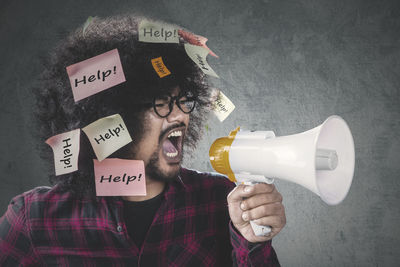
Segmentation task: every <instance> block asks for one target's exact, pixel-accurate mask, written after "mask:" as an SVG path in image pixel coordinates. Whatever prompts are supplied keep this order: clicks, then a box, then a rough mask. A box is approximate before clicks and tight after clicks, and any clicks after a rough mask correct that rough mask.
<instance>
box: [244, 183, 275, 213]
mask: <svg viewBox="0 0 400 267" xmlns="http://www.w3.org/2000/svg"><path fill="white" fill-rule="evenodd" d="M275 202H282V195H281V194H280V193H279V192H278V191H277V190H276V189H275V188H274V190H273V191H272V192H271V193H269V194H258V195H254V196H253V197H251V198H247V199H244V200H242V202H241V203H240V208H241V209H242V210H243V211H244V210H248V209H254V208H256V207H258V206H261V205H265V204H270V203H275Z"/></svg>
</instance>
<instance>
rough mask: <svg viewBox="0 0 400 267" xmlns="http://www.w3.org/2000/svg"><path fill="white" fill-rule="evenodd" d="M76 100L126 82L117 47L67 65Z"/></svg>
mask: <svg viewBox="0 0 400 267" xmlns="http://www.w3.org/2000/svg"><path fill="white" fill-rule="evenodd" d="M67 73H68V76H69V81H70V83H71V88H72V93H73V96H74V100H75V102H77V101H79V100H81V99H84V98H86V97H89V96H91V95H94V94H97V93H99V92H101V91H104V90H106V89H108V88H111V87H113V86H115V85H117V84H120V83H123V82H125V74H124V70H123V69H122V65H121V60H120V57H119V54H118V50H117V49H113V50H111V51H108V52H106V53H103V54H101V55H98V56H95V57H92V58H89V59H86V60H84V61H81V62H79V63H76V64H73V65H70V66H68V67H67Z"/></svg>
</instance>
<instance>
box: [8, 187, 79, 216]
mask: <svg viewBox="0 0 400 267" xmlns="http://www.w3.org/2000/svg"><path fill="white" fill-rule="evenodd" d="M72 200H73V197H72V195H71V193H70V192H68V191H62V190H60V188H59V187H58V186H54V187H48V186H40V187H36V188H34V189H32V190H29V191H26V192H24V193H22V194H20V195H18V196H16V197H14V198H13V199H12V200H11V203H10V206H11V207H12V208H13V209H14V210H16V209H19V210H20V211H21V212H22V211H23V212H24V213H25V216H26V217H27V218H40V217H42V216H43V214H44V212H45V211H49V210H50V211H54V210H55V209H56V208H58V207H59V206H60V204H61V203H68V202H71V201H72Z"/></svg>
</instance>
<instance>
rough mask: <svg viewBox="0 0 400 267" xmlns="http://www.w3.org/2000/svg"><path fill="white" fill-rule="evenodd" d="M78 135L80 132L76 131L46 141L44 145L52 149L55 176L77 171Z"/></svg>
mask: <svg viewBox="0 0 400 267" xmlns="http://www.w3.org/2000/svg"><path fill="white" fill-rule="evenodd" d="M80 134H81V130H80V129H76V130H73V131H70V132H66V133H62V134H58V135H55V136H53V137H50V138H49V139H47V140H46V144H48V145H49V146H51V148H52V149H53V154H54V166H55V171H56V175H61V174H66V173H71V172H74V171H76V170H78V156H79V142H80Z"/></svg>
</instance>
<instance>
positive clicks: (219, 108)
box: [214, 91, 235, 122]
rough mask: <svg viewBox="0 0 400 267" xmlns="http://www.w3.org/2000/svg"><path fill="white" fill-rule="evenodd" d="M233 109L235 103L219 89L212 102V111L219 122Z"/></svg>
mask: <svg viewBox="0 0 400 267" xmlns="http://www.w3.org/2000/svg"><path fill="white" fill-rule="evenodd" d="M234 109H235V105H234V104H233V103H232V101H230V100H229V98H228V97H226V95H224V94H223V93H222V92H221V91H220V92H219V94H218V97H217V99H216V100H215V102H214V113H215V115H216V116H217V118H218V119H219V120H220V121H221V122H222V121H224V120H225V119H226V118H227V117H228V116H229V114H231V113H232V111H233V110H234Z"/></svg>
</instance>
